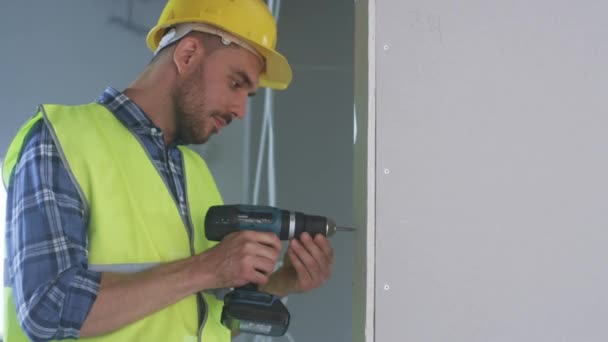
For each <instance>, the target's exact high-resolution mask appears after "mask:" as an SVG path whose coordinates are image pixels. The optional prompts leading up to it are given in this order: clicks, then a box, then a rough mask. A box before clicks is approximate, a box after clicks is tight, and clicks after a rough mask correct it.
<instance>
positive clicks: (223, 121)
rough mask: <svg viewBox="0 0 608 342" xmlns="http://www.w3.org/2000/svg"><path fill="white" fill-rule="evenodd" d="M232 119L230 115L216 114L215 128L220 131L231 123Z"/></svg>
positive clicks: (214, 119)
mask: <svg viewBox="0 0 608 342" xmlns="http://www.w3.org/2000/svg"><path fill="white" fill-rule="evenodd" d="M231 121H232V117H231V116H229V115H214V116H213V122H214V123H215V128H216V130H217V131H218V132H219V131H220V130H221V129H222V128H224V127H225V126H228V125H230V122H231Z"/></svg>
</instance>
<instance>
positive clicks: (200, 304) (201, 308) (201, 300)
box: [180, 151, 209, 342]
mask: <svg viewBox="0 0 608 342" xmlns="http://www.w3.org/2000/svg"><path fill="white" fill-rule="evenodd" d="M180 153H181V151H180ZM181 155H182V158H181V159H182V160H181V162H182V172H183V173H184V200H185V201H186V217H187V218H188V222H187V224H186V227H187V228H188V237H189V238H190V254H191V255H192V256H194V255H195V252H196V251H195V248H194V224H193V223H192V216H191V215H190V213H191V208H190V200H189V199H188V177H187V175H186V163H185V160H184V154H183V153H181ZM196 306H197V310H196V311H197V314H198V322H200V326H199V328H198V333H197V341H198V342H201V341H202V337H203V328H204V327H205V323H207V317H208V316H209V308H208V306H207V302H206V301H205V297H203V294H202V292H197V293H196ZM201 312H202V313H203V319H202V321H201V316H200V314H201Z"/></svg>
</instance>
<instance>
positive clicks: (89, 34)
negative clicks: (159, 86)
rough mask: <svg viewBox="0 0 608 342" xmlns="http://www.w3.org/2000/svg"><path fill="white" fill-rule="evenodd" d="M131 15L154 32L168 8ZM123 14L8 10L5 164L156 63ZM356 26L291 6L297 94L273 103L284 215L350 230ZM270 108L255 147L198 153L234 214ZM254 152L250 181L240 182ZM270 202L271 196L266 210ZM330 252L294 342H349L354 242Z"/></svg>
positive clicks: (110, 7)
mask: <svg viewBox="0 0 608 342" xmlns="http://www.w3.org/2000/svg"><path fill="white" fill-rule="evenodd" d="M133 3H134V8H133V9H134V12H133V23H134V24H136V25H138V26H141V27H144V28H145V27H150V26H151V25H153V24H154V23H155V20H156V18H157V16H158V14H159V13H160V10H161V9H162V6H163V4H164V2H163V1H160V0H157V1H154V0H147V1H134V2H133ZM126 9H127V2H126V1H121V0H111V1H99V0H97V1H93V0H80V1H77V0H57V1H52V2H46V1H31V0H26V1H19V2H7V1H2V2H0V19H1V20H0V39H1V41H2V42H3V45H2V46H1V47H0V75H2V81H1V82H0V103H2V104H3V111H2V113H1V114H0V151H2V152H0V158H1V157H2V154H3V153H4V151H6V148H7V146H8V143H9V142H10V140H11V139H12V136H13V135H14V133H15V132H16V130H17V129H18V127H19V126H20V125H21V124H22V123H23V122H24V121H25V120H26V119H27V118H28V117H30V116H31V115H33V114H34V109H35V108H36V105H37V104H38V103H48V102H53V103H83V102H88V101H93V100H94V99H95V98H96V97H97V95H98V94H100V93H101V92H102V91H103V89H104V88H105V87H106V86H108V85H111V86H114V87H116V88H117V89H123V88H124V87H126V86H128V84H129V83H130V82H131V80H132V79H133V78H134V77H135V76H136V75H137V74H138V73H139V72H140V71H141V70H142V69H143V68H144V67H145V64H146V63H147V61H148V60H149V58H150V53H149V52H148V50H147V49H146V46H145V42H144V37H143V36H142V35H141V33H138V32H136V31H133V32H130V31H127V30H125V28H124V27H123V26H120V25H117V24H116V23H115V21H114V22H112V21H111V20H110V18H112V17H114V18H126ZM353 22H354V18H353V3H352V1H346V0H341V1H332V2H331V5H328V4H327V2H324V1H321V0H314V1H306V2H304V1H298V0H291V1H290V0H287V1H283V2H282V5H281V15H280V32H279V49H280V50H281V51H282V52H283V53H284V54H285V55H286V56H287V57H288V59H289V60H290V62H291V64H292V67H293V69H294V82H293V83H292V86H291V87H290V88H289V89H288V90H286V91H283V92H277V93H276V94H275V99H276V104H275V145H276V152H275V158H276V168H277V205H278V206H281V207H285V208H289V209H294V210H299V211H304V212H310V213H315V214H322V215H328V216H331V217H333V218H335V219H336V220H337V221H338V222H339V223H341V224H344V225H352V221H353V220H352V183H353V176H352V172H353V171H352V163H353V151H352V150H353V148H352V132H353V122H352V121H353V120H352V115H353V112H352V103H353V95H352V87H353V86H352V82H353V57H352V55H353V53H352V50H353V33H352V30H353V28H352V27H353ZM260 94H261V95H262V94H263V92H260ZM262 100H263V96H257V97H256V98H254V99H253V101H252V108H253V111H252V113H251V116H252V127H253V132H252V136H251V140H250V141H244V134H243V132H244V124H243V123H242V122H235V123H233V124H232V125H231V127H230V128H229V129H228V130H226V131H224V132H222V134H221V135H220V136H217V137H214V138H213V139H212V140H211V141H210V142H209V143H207V144H206V145H204V146H200V147H197V150H199V151H200V152H201V153H202V154H203V155H204V156H205V158H206V159H207V161H208V162H209V164H210V167H211V169H212V172H213V173H214V175H215V176H216V179H217V182H218V185H219V187H220V190H221V192H222V194H223V196H224V199H225V201H226V202H228V203H236V202H243V192H244V190H243V188H244V185H245V182H246V181H245V179H247V182H249V184H253V180H252V179H251V178H252V177H253V171H254V161H255V157H256V156H257V147H258V143H259V129H260V117H261V107H262ZM247 143H249V146H250V148H251V153H252V155H251V159H252V160H251V164H250V165H249V166H250V170H251V171H250V172H251V174H249V175H247V176H245V177H244V176H243V170H244V167H245V165H244V158H243V153H244V146H245V144H247ZM263 179H264V183H263V184H262V185H263V188H265V186H266V183H265V177H263ZM245 192H247V193H248V194H249V195H250V194H251V189H250V188H249V189H246V191H245ZM245 198H250V196H247V197H245ZM267 202H268V199H267V196H266V193H263V196H262V197H261V201H260V203H261V204H265V203H267ZM332 241H333V243H334V246H335V252H336V259H337V260H336V265H335V274H334V276H333V277H332V279H330V281H329V282H328V284H326V286H324V287H322V288H321V289H318V290H317V291H314V292H312V293H310V294H305V295H295V296H291V297H289V301H288V307H289V308H290V311H291V313H292V324H291V328H290V334H291V336H292V337H293V339H295V340H297V341H350V340H351V316H350V315H351V314H350V311H351V294H352V290H351V287H352V282H351V279H352V273H353V262H352V255H353V253H354V252H353V236H349V235H341V236H335V237H334V238H333V239H332ZM311 327H312V328H311ZM241 339H245V338H241ZM246 340H252V338H246ZM276 340H289V339H288V338H282V339H276Z"/></svg>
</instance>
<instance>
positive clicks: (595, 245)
mask: <svg viewBox="0 0 608 342" xmlns="http://www.w3.org/2000/svg"><path fill="white" fill-rule="evenodd" d="M607 10H608V5H607V4H606V3H605V2H603V1H592V0H584V1H578V2H572V1H548V0H538V1H533V2H530V1H521V0H515V1H498V2H484V1H474V0H462V1H444V0H425V1H418V0H408V1H398V0H387V1H378V2H376V14H375V21H376V41H375V47H374V49H375V54H376V56H377V67H376V68H375V76H376V82H377V88H376V91H377V106H376V108H375V109H376V111H377V116H376V118H377V122H376V124H377V131H376V133H377V135H376V139H375V140H374V141H371V142H370V144H374V146H375V151H376V158H377V159H376V167H375V168H374V171H375V174H376V177H377V182H376V184H375V186H376V195H377V196H376V213H377V216H376V239H377V240H376V242H377V243H376V249H375V251H376V263H375V264H376V277H375V298H376V311H375V332H376V333H375V340H376V341H396V340H399V341H416V342H423V341H424V342H433V341H438V342H439V341H451V342H459V341H462V342H465V341H466V342H474V341H480V342H481V341H484V342H485V341H520V342H526V341H530V342H532V341H589V342H591V341H598V342H599V341H606V340H607V339H608V330H606V325H605V317H606V316H607V314H608V305H607V304H608V295H607V292H606V288H607V286H608V273H607V272H606V267H605V260H606V259H607V258H608V254H607V252H606V245H607V244H608V230H606V226H608V216H606V213H607V212H608V201H607V194H608V178H607V177H606V174H608V157H607V154H606V151H607V150H608V135H607V134H606V130H607V128H608V117H607V116H606V113H607V112H608V110H607V109H608V108H607V105H606V100H605V99H606V91H607V90H608V68H607V67H606V60H608V45H607V44H606V43H605V41H606V39H605V37H606V34H607V33H608V30H607V29H606V27H607V26H606V25H605V18H604V13H605V12H606V11H607Z"/></svg>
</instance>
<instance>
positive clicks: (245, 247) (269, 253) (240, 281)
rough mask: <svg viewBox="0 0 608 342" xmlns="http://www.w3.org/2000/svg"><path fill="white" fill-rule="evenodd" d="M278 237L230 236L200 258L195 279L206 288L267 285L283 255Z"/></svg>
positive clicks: (266, 235)
mask: <svg viewBox="0 0 608 342" xmlns="http://www.w3.org/2000/svg"><path fill="white" fill-rule="evenodd" d="M281 247H282V245H281V240H279V238H278V237H277V236H276V234H274V233H262V232H256V231H242V232H236V233H232V234H229V235H227V236H226V237H225V238H224V239H222V241H221V242H220V243H219V244H217V245H216V246H215V247H213V248H211V249H209V250H207V251H205V252H203V253H201V254H199V255H197V256H196V258H197V263H198V265H199V267H197V270H195V275H194V276H195V277H197V279H199V280H200V283H199V284H201V286H202V288H205V289H209V288H211V289H213V288H227V287H238V286H243V285H245V284H247V283H255V284H258V285H265V284H266V283H267V282H268V277H269V276H270V274H271V273H272V272H273V271H274V267H275V264H276V262H277V260H278V259H279V256H280V253H281Z"/></svg>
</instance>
